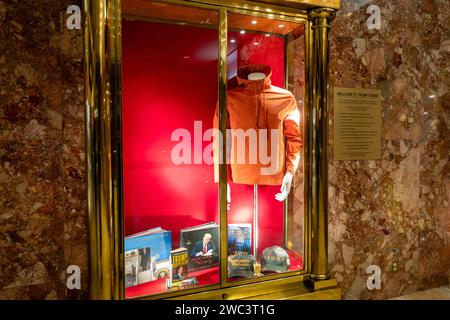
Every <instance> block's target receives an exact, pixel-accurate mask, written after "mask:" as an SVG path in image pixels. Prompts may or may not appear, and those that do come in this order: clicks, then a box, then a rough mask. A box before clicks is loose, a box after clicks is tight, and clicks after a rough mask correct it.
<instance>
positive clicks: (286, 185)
mask: <svg viewBox="0 0 450 320" xmlns="http://www.w3.org/2000/svg"><path fill="white" fill-rule="evenodd" d="M293 177H294V176H293V175H292V173H290V172H286V174H285V175H284V177H283V182H281V189H280V193H277V194H276V195H275V199H277V200H278V201H280V202H282V201H284V200H286V198H287V197H288V195H289V191H291V185H292V178H293Z"/></svg>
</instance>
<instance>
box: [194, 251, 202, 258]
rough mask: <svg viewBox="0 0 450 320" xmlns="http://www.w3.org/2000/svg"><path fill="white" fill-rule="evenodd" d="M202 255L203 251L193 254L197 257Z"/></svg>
mask: <svg viewBox="0 0 450 320" xmlns="http://www.w3.org/2000/svg"><path fill="white" fill-rule="evenodd" d="M202 255H203V252H201V251H200V252H197V254H196V255H195V256H196V257H199V256H202Z"/></svg>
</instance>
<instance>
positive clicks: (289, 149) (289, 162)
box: [283, 99, 303, 174]
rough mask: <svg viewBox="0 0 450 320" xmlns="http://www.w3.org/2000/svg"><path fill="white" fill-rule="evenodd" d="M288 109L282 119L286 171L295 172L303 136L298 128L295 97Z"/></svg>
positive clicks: (298, 113) (298, 118) (298, 117)
mask: <svg viewBox="0 0 450 320" xmlns="http://www.w3.org/2000/svg"><path fill="white" fill-rule="evenodd" d="M289 110H290V111H289V112H288V114H287V115H286V117H285V118H284V121H283V131H284V137H285V141H286V172H291V173H292V174H295V171H296V170H297V168H298V164H299V162H300V151H301V149H302V147H303V137H302V133H301V130H300V111H298V108H297V103H296V102H295V99H293V102H292V105H291V108H289Z"/></svg>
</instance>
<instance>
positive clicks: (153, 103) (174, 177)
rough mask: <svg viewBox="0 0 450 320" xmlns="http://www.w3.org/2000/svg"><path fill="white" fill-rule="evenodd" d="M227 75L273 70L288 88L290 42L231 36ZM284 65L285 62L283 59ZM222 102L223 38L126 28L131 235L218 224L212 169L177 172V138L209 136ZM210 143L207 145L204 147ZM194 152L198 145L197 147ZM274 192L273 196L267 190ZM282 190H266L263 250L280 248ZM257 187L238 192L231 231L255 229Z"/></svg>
mask: <svg viewBox="0 0 450 320" xmlns="http://www.w3.org/2000/svg"><path fill="white" fill-rule="evenodd" d="M229 38H230V39H235V40H236V42H235V43H234V44H231V43H230V48H229V57H230V60H231V57H233V56H236V60H237V64H233V63H229V74H230V77H232V76H233V75H234V74H235V73H236V66H240V65H244V64H253V63H265V64H269V65H270V66H271V67H272V69H273V76H272V80H273V83H274V84H275V85H278V86H282V85H283V78H284V77H283V72H284V61H283V58H282V57H284V53H283V52H284V51H283V50H284V39H283V38H279V37H265V36H264V35H259V34H244V35H242V34H239V33H234V32H230V34H229ZM280 57H281V58H280ZM216 102H217V31H216V30H214V29H206V28H196V27H189V26H179V25H167V24H158V23H148V22H139V21H124V22H123V166H124V171H123V172H124V206H125V234H126V235H129V234H133V233H135V232H139V231H143V230H146V229H149V228H153V227H158V226H161V227H162V228H164V229H167V230H171V231H172V236H173V243H174V248H176V247H178V243H179V230H180V229H181V228H185V227H189V226H195V225H198V224H201V223H205V222H210V221H217V222H218V196H217V185H216V184H215V183H214V179H213V168H212V165H207V164H191V165H175V164H174V163H173V162H172V161H171V157H170V155H171V149H172V147H173V146H174V145H175V144H176V143H177V142H173V141H171V139H170V137H171V134H172V132H173V131H174V130H175V129H178V128H185V129H187V130H189V131H190V132H191V135H192V137H193V136H194V134H193V133H194V130H193V127H194V121H202V124H203V130H206V129H208V128H211V126H212V119H213V114H214V108H215V105H216ZM207 144H208V142H204V143H203V147H205V146H206V145H207ZM192 147H193V141H192ZM267 189H268V190H267ZM277 191H278V187H264V186H261V187H260V196H259V200H260V204H259V208H260V215H259V216H260V220H259V221H260V229H261V231H260V234H262V233H264V235H265V236H263V237H260V239H259V241H260V247H261V248H264V247H265V246H269V245H274V244H278V245H280V244H281V241H282V239H283V236H282V226H283V223H282V205H281V204H280V203H278V202H277V201H275V200H274V194H275V193H276V192H277ZM252 210H253V186H245V185H232V202H231V210H230V212H229V216H230V219H229V222H230V223H243V222H246V223H252V221H253V219H252Z"/></svg>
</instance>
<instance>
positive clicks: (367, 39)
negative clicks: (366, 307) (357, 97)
mask: <svg viewBox="0 0 450 320" xmlns="http://www.w3.org/2000/svg"><path fill="white" fill-rule="evenodd" d="M371 4H375V5H378V6H379V7H380V9H381V19H382V20H381V21H382V23H381V29H380V30H368V28H367V27H366V20H367V18H368V17H369V15H368V14H366V10H367V7H368V6H369V5H371ZM449 20H450V5H449V2H448V1H439V0H435V1H433V0H423V1H412V0H399V1H343V6H342V10H341V11H339V12H338V14H337V17H336V19H335V20H334V21H333V22H332V24H331V27H332V31H331V37H330V39H331V47H330V53H331V59H330V92H329V111H330V130H329V132H330V146H329V147H330V148H329V152H330V165H329V176H330V186H329V200H330V218H329V221H330V227H329V240H330V241H329V260H330V264H331V270H332V276H334V277H335V278H336V279H337V280H338V281H339V283H340V286H341V287H342V289H343V294H344V298H346V299H386V298H391V297H395V296H399V295H404V294H408V293H411V292H415V291H417V290H423V289H427V288H432V287H436V286H439V285H443V284H445V283H447V279H448V278H447V272H448V270H450V223H449V222H450V208H449V200H450V191H449V190H450V188H449V187H450V179H449V174H450V167H449V161H448V160H449V155H450V153H449V150H450V149H449V146H450V130H449V125H450V92H449V84H450V31H449V27H448V21H449ZM334 86H338V87H357V88H377V89H381V90H382V110H383V114H382V121H383V124H384V125H383V133H382V158H381V160H373V161H333V100H332V99H333V87H334ZM408 118H409V119H410V124H409V126H405V125H404V123H405V122H404V121H403V120H405V119H406V120H408ZM394 263H396V264H397V271H396V272H394V271H393V264H394ZM371 264H374V265H378V266H380V267H381V271H382V274H381V277H382V283H381V289H380V290H372V291H369V290H368V289H367V286H366V280H367V277H368V274H366V269H367V267H368V266H369V265H371Z"/></svg>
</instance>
